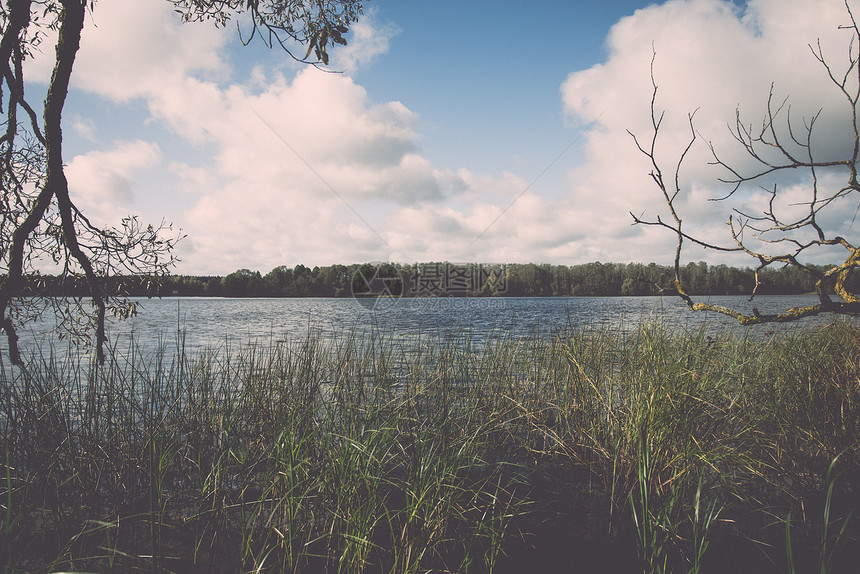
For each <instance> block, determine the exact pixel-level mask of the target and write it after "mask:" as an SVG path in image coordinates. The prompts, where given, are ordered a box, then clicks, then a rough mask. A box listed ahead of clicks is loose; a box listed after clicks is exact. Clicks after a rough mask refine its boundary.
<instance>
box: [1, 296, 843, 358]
mask: <svg viewBox="0 0 860 574" xmlns="http://www.w3.org/2000/svg"><path fill="white" fill-rule="evenodd" d="M698 300H700V301H709V302H712V303H718V304H723V305H726V306H729V307H732V308H737V309H740V310H744V311H746V312H749V311H750V310H751V309H752V307H753V303H750V302H748V301H747V298H746V297H743V296H734V297H702V298H701V299H698ZM140 301H141V302H142V305H143V307H142V309H141V312H140V313H139V315H138V316H136V317H134V318H132V319H130V320H127V321H122V322H117V321H112V322H111V324H110V325H109V328H108V332H109V338H110V340H111V342H112V343H115V344H116V346H117V349H119V350H120V351H122V350H123V349H125V348H128V341H129V340H130V339H132V338H133V339H134V340H135V341H136V342H137V344H138V345H139V346H140V347H141V348H142V349H144V350H150V351H151V350H153V349H156V348H158V347H159V346H168V347H173V348H175V347H176V342H177V339H178V337H177V335H179V337H180V338H181V337H184V342H185V348H186V350H189V351H195V350H201V349H220V348H223V347H224V346H225V345H230V346H232V347H235V346H238V345H243V344H247V343H257V344H273V343H277V342H280V341H291V340H296V339H303V338H305V337H306V336H307V334H308V333H309V332H312V333H315V334H317V335H319V336H320V337H322V338H324V339H332V338H335V337H338V336H344V335H348V334H350V333H354V334H356V335H361V336H364V335H367V334H370V333H373V332H377V333H379V332H381V333H385V334H386V336H389V337H397V338H403V339H410V338H417V337H458V336H469V337H470V339H471V341H472V344H473V345H478V346H480V345H481V344H482V343H483V342H484V341H486V340H487V338H488V337H493V336H498V335H506V336H514V337H519V336H530V335H535V334H539V333H540V334H546V333H549V332H554V331H558V330H563V329H567V328H603V327H609V328H613V329H620V330H628V329H631V328H634V327H636V326H637V325H639V324H640V323H641V322H642V321H647V320H651V319H660V320H662V321H663V322H664V323H665V324H667V325H669V326H671V327H672V328H677V329H682V328H698V327H699V326H701V325H703V324H705V325H707V326H708V328H709V329H710V330H712V331H714V332H715V333H716V332H720V331H726V330H734V331H741V330H744V329H750V330H751V331H752V333H753V334H761V335H762V336H763V335H764V334H765V333H767V332H768V331H770V330H772V329H776V330H784V329H790V328H795V327H797V326H804V325H810V324H814V323H816V322H817V323H820V322H824V321H827V320H828V318H827V316H824V317H817V318H807V319H803V320H801V321H799V322H797V323H793V324H787V325H759V326H753V327H741V326H740V325H738V323H737V322H736V321H734V320H733V319H731V318H729V317H726V316H723V315H720V314H717V313H701V312H692V311H690V310H689V309H687V308H686V306H685V305H684V304H683V302H682V301H681V300H680V299H679V298H677V297H552V298H537V297H528V298H525V297H524V298H514V297H506V298H414V299H406V298H404V299H373V300H356V299H351V298H339V299H327V298H296V299H222V298H208V297H201V298H193V297H187V298H186V297H177V298H165V299H142V300H140ZM814 302H815V297H814V296H812V295H806V296H761V297H756V299H755V303H754V305H755V306H756V307H758V309H759V310H760V311H761V312H762V313H770V312H776V311H777V310H779V309H784V308H788V307H794V306H800V305H806V304H810V303H814ZM46 344H49V345H51V344H52V345H54V347H55V348H57V349H59V350H60V351H62V349H63V348H65V347H66V344H65V343H58V342H57V341H56V340H55V337H54V336H53V334H52V324H50V323H48V322H42V323H39V324H35V325H31V326H29V327H28V328H25V329H23V330H22V332H21V346H22V350H23V351H24V354H25V356H26V355H27V354H28V351H32V350H35V348H36V347H37V346H39V345H41V346H42V347H43V348H44V346H45V345H46ZM2 346H3V347H5V338H3V343H2Z"/></svg>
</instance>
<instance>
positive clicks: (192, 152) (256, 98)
mask: <svg viewBox="0 0 860 574" xmlns="http://www.w3.org/2000/svg"><path fill="white" fill-rule="evenodd" d="M120 6H121V7H120ZM845 16H846V15H845V12H844V6H843V5H842V4H841V2H839V1H837V0H832V1H829V2H826V3H824V2H816V3H810V2H808V0H750V2H748V3H747V4H746V5H745V7H739V6H736V5H734V4H733V3H731V2H727V1H723V0H670V1H669V2H666V3H664V4H661V5H653V6H649V7H647V8H643V9H641V10H638V11H637V12H635V13H634V14H632V15H630V16H628V17H627V18H624V19H622V20H621V21H619V22H618V23H617V24H616V25H615V26H614V27H613V28H612V30H611V32H610V34H609V36H608V37H607V39H606V53H607V56H606V59H605V61H604V62H601V63H599V64H597V65H595V66H593V67H591V68H589V69H586V70H578V71H573V72H572V73H571V74H570V76H569V77H568V78H567V79H566V81H565V82H564V83H563V85H562V86H561V91H560V95H561V101H562V103H563V105H564V109H565V112H566V116H567V122H568V123H569V125H570V130H571V133H572V134H574V133H576V132H577V131H578V130H581V129H583V126H587V125H589V124H590V122H594V123H593V125H591V126H590V127H589V128H588V129H586V131H585V133H584V135H583V139H584V141H585V146H584V150H585V155H584V157H583V160H582V162H581V163H580V164H579V165H577V166H576V167H575V168H573V169H571V170H570V172H569V173H568V178H567V189H566V193H564V194H554V195H553V197H546V196H542V195H541V194H540V192H539V189H538V188H535V189H532V187H531V186H530V183H531V182H529V181H527V180H525V179H523V178H522V177H519V176H517V175H514V174H511V173H506V172H502V173H477V172H475V171H473V170H470V169H469V166H468V165H464V166H462V168H461V169H457V170H447V169H439V168H438V167H437V166H434V165H433V163H432V162H431V161H430V160H429V159H428V158H427V154H425V153H424V151H423V150H422V142H421V133H420V129H421V123H420V118H419V117H418V116H417V114H416V113H415V112H414V111H412V110H411V109H410V108H409V102H398V101H385V102H377V101H374V100H373V99H372V98H371V97H370V96H369V95H368V93H367V91H366V90H365V88H364V87H363V86H362V85H360V83H358V82H357V81H356V79H355V78H354V77H352V76H350V75H349V73H347V74H330V73H325V72H322V71H319V70H316V69H314V68H302V69H300V70H298V71H296V70H295V69H290V68H289V66H285V67H283V68H280V69H273V68H264V67H258V68H255V69H254V70H253V71H252V72H251V73H250V74H249V75H248V79H247V80H245V81H238V80H236V79H235V78H234V75H233V74H235V70H234V69H233V66H235V65H236V62H235V61H234V60H231V59H230V58H229V57H228V56H227V54H228V53H229V52H228V45H227V41H228V38H229V34H230V33H231V31H230V30H226V31H225V30H218V29H215V28H214V27H213V26H205V25H204V26H197V25H193V26H189V25H180V24H179V22H178V20H177V19H176V18H175V15H174V14H173V13H172V11H171V10H170V6H169V3H165V2H163V1H161V0H151V1H143V0H142V1H140V2H136V3H133V4H128V3H105V4H104V5H102V4H98V5H97V6H96V9H95V11H94V14H93V21H94V22H95V24H96V27H94V28H91V29H88V30H87V32H86V34H85V37H84V43H83V45H82V48H81V52H80V56H79V59H78V62H77V64H76V71H75V86H76V87H77V88H79V89H83V90H86V91H87V92H89V93H91V94H95V95H97V96H98V97H101V98H104V99H105V100H107V101H110V102H112V103H125V104H123V105H134V103H135V102H137V104H136V105H139V106H142V108H143V109H144V110H145V112H146V114H147V116H148V124H147V127H148V128H150V129H154V128H155V127H157V128H158V129H159V130H164V131H165V132H166V133H168V134H170V135H172V137H173V138H174V139H173V140H172V142H173V143H171V144H170V151H168V146H167V145H166V144H165V145H162V146H161V147H158V146H156V145H154V144H151V143H147V142H145V141H143V140H138V141H133V142H121V143H118V144H116V145H115V146H114V148H113V149H100V150H98V151H93V152H90V153H86V154H82V155H79V156H78V157H74V158H73V159H72V161H71V162H70V164H69V168H68V169H69V178H70V181H71V182H72V186H73V191H74V193H75V197H76V201H78V202H79V203H80V204H81V206H82V207H84V208H86V209H90V210H94V211H95V212H96V213H98V214H99V216H100V217H105V218H108V217H118V216H119V215H120V214H121V212H122V211H123V210H125V211H128V210H132V209H141V210H148V211H147V214H149V216H150V217H149V219H156V220H158V219H160V218H161V217H162V216H166V217H167V218H168V219H170V220H173V221H174V222H176V223H177V224H178V225H179V226H181V227H182V228H183V230H184V231H185V232H186V233H187V234H188V235H189V240H188V241H186V242H184V243H183V244H181V252H180V256H182V257H183V259H184V262H183V265H182V267H181V268H180V269H179V271H180V272H182V273H229V272H230V271H232V270H234V269H236V268H239V267H249V268H252V269H259V270H262V271H264V272H265V271H267V270H268V269H271V268H273V267H275V266H277V265H281V264H288V265H294V264H296V263H306V264H311V265H315V264H320V265H322V264H330V263H335V262H353V261H369V260H385V259H390V260H395V261H431V260H450V261H485V262H515V261H521V262H525V261H533V262H545V261H546V262H553V263H582V262H587V261H594V260H602V261H633V260H636V261H645V262H647V261H652V260H655V261H658V262H661V263H668V262H669V261H670V260H671V258H672V255H673V237H672V235H671V233H667V232H665V230H659V229H656V228H645V227H631V225H630V224H631V217H630V215H629V213H628V212H629V211H633V212H635V213H637V214H645V216H646V217H655V216H657V215H658V214H660V215H662V216H664V217H665V209H664V207H663V206H662V204H661V200H660V196H659V192H658V190H657V189H656V188H655V187H654V186H653V184H652V183H651V182H650V179H649V177H648V173H649V171H650V170H651V166H650V164H649V162H648V160H647V158H645V157H644V156H643V155H642V154H641V153H639V152H638V151H637V150H636V147H635V145H634V142H633V139H632V138H631V137H630V135H629V133H628V131H627V130H630V131H632V132H633V133H635V134H637V136H638V137H640V138H641V139H640V141H641V142H643V144H645V145H647V144H648V143H649V137H650V129H651V128H650V113H649V103H650V99H651V77H650V65H651V59H652V50H653V51H656V59H655V63H654V75H655V80H656V82H657V83H658V85H659V91H658V100H657V102H658V108H659V110H664V109H665V110H666V115H665V118H664V120H663V124H662V126H661V137H660V140H659V142H658V147H657V155H658V159H659V160H660V162H661V164H663V165H665V166H666V167H665V168H664V169H665V170H666V172H667V174H668V176H669V177H671V174H672V171H673V169H674V164H673V163H672V162H673V161H674V160H676V159H677V157H678V154H679V153H680V152H681V151H682V150H683V149H684V147H685V146H686V144H687V141H688V140H689V138H690V126H689V122H688V117H687V114H688V113H691V112H693V111H694V110H697V111H696V115H695V126H696V128H697V130H698V131H699V133H700V134H701V136H702V137H701V139H700V141H699V142H698V144H697V145H696V146H695V147H694V149H693V150H692V151H691V153H690V155H689V157H688V160H687V164H686V165H685V169H684V170H683V171H682V180H681V182H682V185H683V187H684V189H685V195H684V196H683V198H682V199H680V200H679V205H678V207H679V209H680V210H681V211H682V214H683V215H684V217H685V223H686V224H688V225H689V226H690V229H694V230H696V231H697V232H698V233H701V234H703V235H704V236H706V237H708V238H718V237H726V220H727V218H728V215H729V213H731V207H732V205H729V204H728V203H714V202H709V201H708V200H709V199H710V198H713V197H716V196H719V195H721V194H724V193H725V192H726V191H727V189H726V188H725V187H724V186H722V187H721V186H720V185H719V184H718V183H716V182H717V178H718V177H719V176H720V175H724V173H722V174H721V173H720V172H719V171H718V170H716V169H715V168H714V166H711V165H709V164H708V160H709V159H710V156H709V150H708V148H707V145H705V143H706V141H707V140H710V141H712V142H713V143H714V145H715V147H716V149H717V150H719V151H720V153H721V154H723V157H725V158H726V160H727V161H730V162H732V164H733V165H738V166H739V167H741V168H749V167H751V166H750V165H749V164H748V163H744V162H745V159H744V157H743V154H741V153H738V150H737V146H736V145H735V144H734V143H733V141H732V139H731V137H730V135H729V134H728V131H727V128H726V123H727V122H732V121H733V120H734V117H735V110H736V109H737V108H740V109H741V110H742V111H743V114H744V116H743V119H744V121H746V122H748V123H751V124H753V125H756V124H758V123H759V122H760V121H761V118H762V116H763V114H764V112H765V107H764V105H765V103H766V100H767V95H768V92H769V90H770V86H771V84H773V85H774V94H775V101H777V102H780V103H781V102H782V100H783V98H784V97H786V96H790V97H791V100H790V101H791V103H792V115H793V116H796V117H797V118H800V117H802V116H804V115H806V116H809V115H811V114H814V113H815V112H816V111H817V110H818V109H819V108H820V107H822V106H824V108H825V111H824V113H823V114H822V116H821V118H820V120H819V121H820V124H821V127H822V131H823V132H825V131H826V132H827V133H829V137H828V138H827V139H826V140H821V141H820V142H816V145H817V146H819V149H821V151H822V153H824V154H830V155H835V154H836V152H837V150H838V149H839V148H840V146H843V145H844V141H845V135H844V134H845V130H844V116H843V115H840V113H838V112H837V111H835V110H838V109H839V108H838V106H840V105H843V104H841V103H840V102H839V95H838V94H835V93H831V92H832V90H828V89H827V88H826V84H827V82H828V79H827V77H826V74H825V72H824V70H823V69H822V67H821V65H820V64H819V63H818V62H816V61H815V59H814V58H813V57H812V55H811V53H810V50H809V47H808V46H807V44H810V43H812V44H814V45H816V46H817V43H816V42H817V39H818V38H820V39H821V46H822V50H823V51H824V52H825V55H827V56H828V57H831V56H832V58H833V61H834V63H835V64H837V66H838V65H842V64H843V63H844V57H845V56H846V54H847V42H848V40H849V35H848V34H847V33H846V32H845V31H841V30H838V26H839V24H842V23H844V21H845ZM396 33H397V31H396V29H394V28H392V27H389V26H387V25H385V24H384V23H381V22H379V21H377V19H376V18H375V16H374V15H373V14H372V13H371V15H370V16H369V17H366V18H365V19H363V20H362V21H361V22H359V23H358V24H357V25H356V26H354V28H353V32H352V35H351V36H350V40H351V41H350V45H349V46H348V47H347V48H346V49H338V50H337V51H336V52H334V53H333V54H332V62H333V67H334V68H335V69H341V70H347V71H351V70H355V69H358V68H361V67H362V66H367V65H368V64H369V63H370V62H371V61H372V60H374V59H375V58H378V57H379V56H381V55H382V54H384V53H385V52H386V51H387V49H388V42H389V40H390V38H391V37H392V36H393V35H394V34H396ZM106 55H110V56H111V57H106ZM37 64H38V62H34V63H33V64H32V65H34V66H36V65H37ZM34 69H35V68H34ZM831 96H832V97H831ZM129 102H131V103H130V104H129ZM117 105H119V104H117ZM831 110H833V111H831ZM75 122H76V123H75V125H74V126H73V127H74V129H76V130H78V132H79V133H80V134H82V135H84V136H85V137H87V135H88V134H89V136H91V137H94V135H95V134H96V133H99V134H101V133H102V131H101V129H100V126H95V125H93V124H91V123H88V121H87V120H84V119H81V118H78V119H76V120H75ZM97 128H99V129H98V131H97ZM840 130H841V131H840ZM159 141H160V140H159ZM173 151H178V152H179V155H181V157H179V156H175V155H174V154H173V153H171V152H173ZM162 154H163V155H164V156H165V157H170V160H171V161H170V162H162ZM165 163H166V164H167V165H164V164H165ZM162 169H163V170H166V173H167V174H168V175H162V176H161V177H160V178H157V179H156V180H152V179H151V178H145V177H140V176H142V175H143V174H145V173H146V172H148V171H157V170H162ZM828 177H829V176H828ZM154 181H155V183H153V182H154ZM830 181H831V180H830V179H823V180H822V183H828V182H830ZM143 182H147V183H146V184H147V185H150V184H152V185H155V184H157V185H159V186H163V187H164V188H165V189H160V190H159V192H158V193H155V190H154V189H147V188H145V187H143V185H144V184H143ZM779 184H780V186H784V188H785V194H784V196H785V197H786V198H787V199H788V200H789V202H793V203H797V202H799V201H802V199H803V194H804V191H805V190H806V189H808V185H807V184H808V182H807V181H805V180H804V179H803V178H799V177H797V176H796V175H794V176H793V177H787V178H784V179H782V180H780V181H779ZM170 194H172V197H171V203H170V204H168V203H166V202H163V203H160V204H147V201H148V200H147V197H149V196H152V197H167V195H170ZM177 198H181V199H177ZM737 199H739V200H740V204H738V205H739V207H740V208H741V209H746V210H750V211H752V210H754V209H756V208H758V209H760V208H761V207H762V205H764V203H763V202H765V201H766V200H767V194H766V193H765V192H763V191H762V190H761V189H758V188H753V189H751V190H744V191H743V193H740V194H738V196H737ZM174 201H178V203H174ZM168 205H171V206H177V205H179V206H181V212H180V213H164V212H163V211H159V209H161V210H163V209H165V208H168V209H169V208H170V207H167V206H168ZM788 208H790V207H787V209H788ZM173 209H180V208H178V207H173ZM791 209H797V207H796V206H795V207H793V208H791ZM855 209H856V205H855V206H853V207H851V209H845V210H842V211H841V212H840V214H838V216H836V215H833V216H830V219H828V220H827V222H828V224H830V223H832V224H833V225H834V226H836V228H844V229H847V228H848V227H849V226H850V225H851V224H852V215H853V213H854V210H855ZM687 255H688V257H689V258H690V259H701V258H704V257H705V254H704V253H702V252H700V251H697V250H695V249H692V250H690V252H688V254H687ZM742 261H743V260H742Z"/></svg>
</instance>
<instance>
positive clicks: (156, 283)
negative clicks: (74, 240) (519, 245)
mask: <svg viewBox="0 0 860 574" xmlns="http://www.w3.org/2000/svg"><path fill="white" fill-rule="evenodd" d="M813 267H814V266H813ZM821 269H827V266H822V267H821ZM681 277H682V280H683V282H684V285H685V288H686V289H687V292H688V293H689V294H690V295H693V296H701V295H747V296H748V295H750V294H751V293H752V292H753V288H754V287H755V281H756V279H755V273H754V271H753V270H752V269H750V268H735V267H727V266H726V265H708V264H707V263H705V262H698V263H689V264H688V265H686V266H684V267H682V269H681ZM673 278H674V268H673V267H671V266H663V265H657V264H655V263H650V264H647V265H645V264H640V263H600V262H595V263H587V264H583V265H572V266H566V265H549V264H542V265H535V264H531V263H529V264H506V265H483V264H471V263H470V264H451V263H421V264H414V265H401V264H395V263H383V264H368V263H365V264H353V265H330V266H327V267H313V268H309V267H305V266H304V265H296V266H295V267H287V266H280V267H276V268H274V269H272V270H271V271H270V272H268V273H267V274H265V275H262V274H261V273H260V272H259V271H252V270H249V269H239V270H237V271H235V272H233V273H230V274H229V275H226V276H184V275H166V276H162V277H158V278H147V277H110V278H107V279H106V281H107V285H106V287H107V289H106V291H107V292H111V293H118V294H124V295H127V296H141V297H145V296H161V297H169V296H174V295H179V296H197V297H207V296H209V297H352V296H354V295H356V294H359V295H366V294H374V293H368V291H371V292H373V291H375V294H381V293H382V292H383V291H384V292H385V294H386V295H392V294H393V295H395V296H404V297H412V296H442V297H474V296H498V297H505V296H507V297H571V296H594V297H606V296H637V295H658V294H660V293H659V289H658V288H657V287H656V286H657V285H670V284H672V281H673ZM759 281H760V285H759V287H758V290H757V292H756V293H757V294H760V295H799V294H806V293H813V292H815V283H814V280H813V278H812V276H811V275H809V274H806V273H803V272H801V271H799V270H798V269H797V268H795V267H791V266H786V267H783V268H781V269H771V268H767V269H764V270H762V271H761V272H760V273H759ZM848 283H849V284H848V285H847V287H848V288H849V290H851V291H852V292H857V291H860V279H858V278H857V277H856V276H852V277H851V278H850V280H849V282H848ZM27 284H28V288H27V294H28V295H33V296H87V295H88V293H89V291H88V290H87V289H88V288H87V286H86V284H85V281H84V280H83V278H80V277H67V278H57V277H53V276H50V275H40V276H30V277H28V279H27ZM378 287H381V288H382V289H376V288H378Z"/></svg>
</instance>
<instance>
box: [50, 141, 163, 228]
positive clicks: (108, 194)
mask: <svg viewBox="0 0 860 574" xmlns="http://www.w3.org/2000/svg"><path fill="white" fill-rule="evenodd" d="M160 162H161V150H160V149H159V147H158V145H157V144H154V143H151V142H145V141H141V140H136V141H132V142H120V143H118V144H117V145H116V147H114V148H113V149H111V150H109V151H93V152H90V153H87V154H83V155H79V156H76V157H75V158H73V159H72V161H71V162H69V164H68V165H67V166H66V177H67V178H68V180H69V192H70V194H71V197H72V200H73V201H74V202H75V204H76V205H77V206H78V207H79V208H81V210H82V211H83V212H84V213H86V214H87V215H88V217H89V218H90V220H91V221H93V222H94V223H98V224H100V225H105V224H116V223H117V222H118V221H119V220H120V219H121V218H122V217H124V216H126V215H129V214H130V213H131V212H132V211H133V210H134V203H135V195H136V192H139V191H143V190H141V189H140V187H139V186H137V185H136V183H135V180H136V176H137V175H138V174H139V173H140V172H141V171H143V170H147V169H152V168H154V167H156V166H157V165H158V164H159V163H160Z"/></svg>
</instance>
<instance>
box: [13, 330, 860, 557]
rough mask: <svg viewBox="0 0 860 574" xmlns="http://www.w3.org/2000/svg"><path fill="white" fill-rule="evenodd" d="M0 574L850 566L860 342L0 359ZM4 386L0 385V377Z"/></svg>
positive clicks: (563, 338)
mask: <svg viewBox="0 0 860 574" xmlns="http://www.w3.org/2000/svg"><path fill="white" fill-rule="evenodd" d="M0 366H2V367H3V368H0V456H2V457H3V464H2V465H0V470H2V473H0V474H2V476H0V483H2V485H0V501H2V506H0V527H2V531H3V536H2V537H0V541H2V542H0V564H3V565H4V566H3V572H6V573H11V572H54V571H70V572H73V571H78V572H86V571H99V572H109V571H116V572H120V571H121V572H126V571H135V570H139V571H155V572H337V573H359V572H368V573H377V572H380V573H398V574H399V573H408V572H512V573H513V572H523V571H535V572H546V573H553V572H570V571H571V570H570V569H571V567H573V566H575V567H577V568H580V569H581V570H582V571H586V572H595V573H600V572H607V573H608V572H613V573H615V572H620V573H624V572H674V573H721V572H738V573H743V572H750V573H753V572H755V573H757V574H761V573H768V572H774V573H787V572H809V571H813V570H815V571H816V572H820V573H838V572H851V571H854V569H856V565H857V564H858V563H860V543H858V542H860V517H857V516H856V512H857V510H858V487H860V482H858V481H860V327H858V326H857V325H856V324H854V323H852V322H849V321H834V322H832V323H829V324H826V325H823V326H819V327H814V328H813V327H809V328H804V329H797V330H792V331H790V332H787V333H780V334H775V335H773V336H770V337H767V338H764V339H762V338H760V337H752V336H745V335H744V334H742V333H740V334H738V333H726V334H717V335H714V334H713V333H710V332H709V331H708V330H706V329H705V328H700V329H696V330H691V331H688V332H684V331H678V330H676V329H669V328H668V327H666V326H665V325H663V324H661V323H660V322H659V321H658V322H651V323H646V324H643V325H641V326H640V327H639V328H638V329H636V330H634V331H632V332H625V333H621V332H617V331H613V330H610V329H608V328H604V329H596V330H578V331H570V332H563V333H552V334H550V333H547V334H545V335H542V336H541V335H538V336H534V337H528V338H512V337H505V336H500V337H498V338H496V339H494V340H493V341H492V342H491V343H489V344H487V345H485V346H482V347H481V348H473V347H472V346H471V345H470V338H469V333H468V332H463V333H460V334H459V336H457V337H451V338H450V339H446V340H438V339H430V338H428V339H424V340H420V341H412V342H409V343H405V342H403V341H398V340H397V339H396V338H393V337H391V336H389V335H387V334H386V333H381V332H378V333H373V334H372V335H371V336H366V337H360V336H357V335H350V334H345V335H343V336H341V337H339V338H336V339H333V340H323V339H321V338H320V337H319V336H317V335H314V334H313V333H312V332H311V333H309V334H308V335H307V336H306V337H305V338H304V339H302V340H295V341H291V342H284V343H282V344H276V345H271V346H255V345H246V346H244V347H241V348H238V349H231V348H225V349H220V350H210V351H205V352H200V353H196V354H193V355H192V354H187V353H186V352H185V350H184V349H183V347H182V344H181V342H180V343H178V344H177V346H175V347H173V348H170V347H165V348H163V349H161V351H159V352H157V353H155V354H154V355H153V356H144V355H143V354H141V353H140V352H139V351H138V350H136V347H135V346H134V344H133V343H132V344H131V345H130V346H129V348H127V349H117V348H116V347H114V348H112V349H110V350H109V353H108V360H107V362H106V363H105V364H104V365H101V366H99V365H97V364H94V363H90V362H88V361H87V359H86V358H82V357H81V356H80V355H77V356H75V355H72V354H70V356H67V357H58V356H55V355H53V354H50V353H48V352H47V351H46V352H45V354H41V355H38V354H37V355H35V356H34V357H32V358H31V360H30V361H29V363H28V364H27V365H26V367H25V368H22V369H12V370H8V369H7V368H5V365H0ZM10 373H11V374H10Z"/></svg>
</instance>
